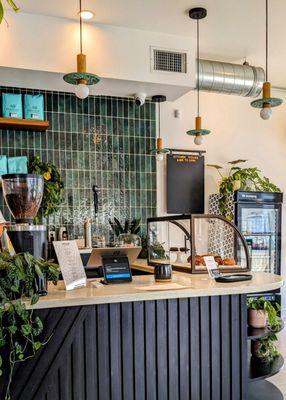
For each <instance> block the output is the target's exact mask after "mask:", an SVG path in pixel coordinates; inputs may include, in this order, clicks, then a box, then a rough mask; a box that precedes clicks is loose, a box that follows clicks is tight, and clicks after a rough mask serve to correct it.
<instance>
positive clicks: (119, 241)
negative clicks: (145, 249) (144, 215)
mask: <svg viewBox="0 0 286 400" xmlns="http://www.w3.org/2000/svg"><path fill="white" fill-rule="evenodd" d="M140 222H141V219H140V218H138V219H136V218H135V219H133V220H131V221H130V220H128V219H126V220H125V222H124V224H123V225H122V224H121V223H120V221H119V220H118V219H117V218H114V220H113V221H111V220H109V224H110V226H111V228H112V231H113V233H114V235H115V238H116V245H119V246H124V247H133V246H141V238H140V236H139V232H140Z"/></svg>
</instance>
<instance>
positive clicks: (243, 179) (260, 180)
mask: <svg viewBox="0 0 286 400" xmlns="http://www.w3.org/2000/svg"><path fill="white" fill-rule="evenodd" d="M246 161H248V160H234V161H229V162H228V164H229V165H230V168H229V170H228V172H227V174H226V175H224V174H223V173H222V172H221V170H223V167H222V166H220V165H217V164H208V166H209V167H212V168H215V169H216V170H217V172H218V173H219V176H220V178H221V180H220V183H219V195H220V196H219V209H220V212H221V214H222V215H223V216H225V217H226V218H227V219H229V220H232V219H233V215H232V214H231V213H230V214H229V213H228V209H227V204H228V201H229V196H230V195H232V194H233V193H234V191H236V190H244V191H256V192H281V189H279V187H278V186H276V185H275V184H274V183H272V182H270V180H269V178H266V176H263V175H261V171H260V170H259V169H258V168H257V167H246V168H242V167H240V166H239V164H241V163H245V162H246Z"/></svg>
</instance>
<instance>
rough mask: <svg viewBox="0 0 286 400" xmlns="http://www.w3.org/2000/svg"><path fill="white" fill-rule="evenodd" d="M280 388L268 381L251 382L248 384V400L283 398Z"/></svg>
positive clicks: (277, 399)
mask: <svg viewBox="0 0 286 400" xmlns="http://www.w3.org/2000/svg"><path fill="white" fill-rule="evenodd" d="M283 399H284V397H283V394H282V393H281V392H280V390H279V389H278V388H277V387H276V386H274V385H273V383H271V382H268V381H257V382H251V383H249V385H248V400H283Z"/></svg>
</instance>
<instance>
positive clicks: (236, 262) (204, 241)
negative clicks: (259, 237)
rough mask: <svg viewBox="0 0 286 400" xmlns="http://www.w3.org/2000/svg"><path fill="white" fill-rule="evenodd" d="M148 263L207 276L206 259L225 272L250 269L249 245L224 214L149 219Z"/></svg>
mask: <svg viewBox="0 0 286 400" xmlns="http://www.w3.org/2000/svg"><path fill="white" fill-rule="evenodd" d="M147 230H148V232H147V246H148V263H149V264H150V265H156V264H159V263H170V264H171V265H172V266H173V269H174V270H178V271H182V272H190V273H206V272H207V269H206V266H205V263H204V258H203V257H204V256H207V255H208V256H210V255H212V256H214V258H215V261H216V262H217V265H218V268H219V269H220V270H221V271H222V272H244V271H248V270H250V258H249V251H248V245H247V242H246V240H245V239H244V237H243V235H242V234H241V232H240V231H239V230H238V228H237V227H236V226H235V225H234V224H233V223H232V222H230V221H228V220H226V219H225V218H224V217H222V216H220V215H207V214H192V215H174V216H166V217H157V218H149V219H148V221H147Z"/></svg>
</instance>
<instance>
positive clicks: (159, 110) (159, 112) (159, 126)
mask: <svg viewBox="0 0 286 400" xmlns="http://www.w3.org/2000/svg"><path fill="white" fill-rule="evenodd" d="M158 107H159V109H158V114H159V121H158V122H159V125H158V128H159V139H160V138H161V104H160V103H158Z"/></svg>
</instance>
